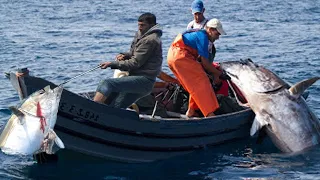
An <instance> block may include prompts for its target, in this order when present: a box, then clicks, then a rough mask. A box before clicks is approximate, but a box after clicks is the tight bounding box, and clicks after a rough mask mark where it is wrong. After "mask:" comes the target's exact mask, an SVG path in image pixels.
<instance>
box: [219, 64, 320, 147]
mask: <svg viewBox="0 0 320 180" xmlns="http://www.w3.org/2000/svg"><path fill="white" fill-rule="evenodd" d="M221 68H222V69H223V70H224V71H225V72H226V73H227V74H228V75H229V76H230V77H231V81H232V82H233V83H234V84H236V85H237V86H238V88H239V89H240V91H241V92H242V93H243V95H244V96H245V98H246V100H247V101H248V104H249V106H250V107H251V109H252V110H253V111H254V112H255V114H256V117H255V120H254V122H253V125H252V127H251V132H250V134H251V135H254V134H255V133H256V132H257V131H259V130H260V129H262V128H263V129H264V130H265V131H266V133H267V134H268V135H269V136H270V138H271V140H272V142H273V143H274V144H275V145H276V146H277V147H278V148H279V149H280V150H281V151H283V152H299V151H302V150H305V149H307V148H309V147H312V146H314V145H316V144H319V141H320V122H319V119H318V117H316V115H315V114H314V113H313V112H312V111H311V109H310V108H309V107H308V105H307V103H306V101H305V99H304V98H303V97H302V96H301V95H302V93H303V92H304V91H305V90H306V89H307V88H308V87H310V86H311V85H312V84H313V83H315V82H316V81H317V80H319V79H320V78H319V77H314V78H311V79H308V80H305V81H301V82H299V83H297V84H295V85H293V86H291V87H290V86H289V85H288V84H287V83H286V82H284V81H283V80H282V79H280V78H279V77H278V76H277V75H276V74H274V73H273V72H271V71H270V70H268V69H266V68H264V67H262V66H259V65H257V64H255V63H253V62H252V61H251V60H250V59H248V60H242V61H230V62H223V63H221Z"/></svg>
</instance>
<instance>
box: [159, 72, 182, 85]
mask: <svg viewBox="0 0 320 180" xmlns="http://www.w3.org/2000/svg"><path fill="white" fill-rule="evenodd" d="M158 78H159V79H161V80H162V81H165V82H170V83H175V84H179V81H178V80H177V79H176V78H173V77H171V76H170V75H168V74H166V73H165V72H163V71H161V72H160V74H159V75H158Z"/></svg>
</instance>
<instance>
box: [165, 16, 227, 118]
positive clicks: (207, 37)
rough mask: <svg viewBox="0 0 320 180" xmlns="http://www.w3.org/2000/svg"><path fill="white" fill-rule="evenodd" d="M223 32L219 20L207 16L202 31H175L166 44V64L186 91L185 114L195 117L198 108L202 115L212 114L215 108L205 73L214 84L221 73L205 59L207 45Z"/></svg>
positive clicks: (214, 99) (216, 104)
mask: <svg viewBox="0 0 320 180" xmlns="http://www.w3.org/2000/svg"><path fill="white" fill-rule="evenodd" d="M223 34H226V33H225V32H224V30H223V28H222V24H221V22H220V21H219V20H218V19H211V20H209V21H208V22H207V25H206V28H205V29H204V30H189V31H186V32H184V33H182V34H179V35H178V36H177V37H176V39H175V40H174V42H173V43H172V44H171V46H170V49H169V51H168V56H167V58H168V59H167V60H168V65H169V67H170V69H171V70H172V72H173V74H174V75H175V76H176V77H177V79H178V80H179V82H180V83H181V85H182V86H183V87H184V89H185V90H187V91H188V92H189V94H190V98H189V107H188V111H187V113H186V115H187V116H189V117H192V116H195V114H196V112H195V110H197V109H200V110H201V112H202V114H203V115H204V116H205V117H209V116H214V111H215V110H217V109H218V108H219V104H218V101H217V98H216V95H215V93H214V91H213V88H212V85H211V84H210V81H209V79H208V76H207V74H206V72H208V73H210V74H211V75H213V77H214V83H216V84H220V83H221V80H220V78H219V76H220V75H221V72H220V71H218V70H217V69H216V68H215V67H214V66H212V64H211V63H210V62H209V60H208V58H209V49H208V44H209V41H211V42H214V41H215V40H217V39H219V36H220V35H223ZM198 60H199V61H200V62H198Z"/></svg>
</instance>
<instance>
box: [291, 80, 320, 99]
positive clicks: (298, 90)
mask: <svg viewBox="0 0 320 180" xmlns="http://www.w3.org/2000/svg"><path fill="white" fill-rule="evenodd" d="M319 79H320V77H313V78H310V79H307V80H304V81H301V82H298V83H297V84H295V85H293V86H292V87H291V88H290V89H289V92H290V94H291V95H292V96H294V97H296V98H298V97H300V96H301V94H302V93H303V92H304V91H305V90H306V89H308V88H309V87H310V86H311V85H312V84H313V83H315V82H316V81H317V80H319Z"/></svg>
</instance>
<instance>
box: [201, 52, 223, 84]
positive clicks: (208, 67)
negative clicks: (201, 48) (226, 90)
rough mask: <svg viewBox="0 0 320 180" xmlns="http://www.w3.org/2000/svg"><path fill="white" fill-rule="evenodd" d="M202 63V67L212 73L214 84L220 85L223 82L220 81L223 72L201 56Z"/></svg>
mask: <svg viewBox="0 0 320 180" xmlns="http://www.w3.org/2000/svg"><path fill="white" fill-rule="evenodd" d="M200 59H201V61H200V63H201V65H202V67H203V68H204V69H205V70H206V71H207V72H209V73H211V74H212V75H213V78H214V83H215V84H220V83H221V80H220V78H219V77H220V75H221V72H220V71H219V70H217V69H216V68H215V67H214V66H213V65H212V64H211V63H210V62H209V60H208V59H207V58H205V57H203V56H200Z"/></svg>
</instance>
